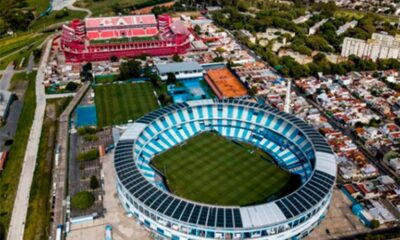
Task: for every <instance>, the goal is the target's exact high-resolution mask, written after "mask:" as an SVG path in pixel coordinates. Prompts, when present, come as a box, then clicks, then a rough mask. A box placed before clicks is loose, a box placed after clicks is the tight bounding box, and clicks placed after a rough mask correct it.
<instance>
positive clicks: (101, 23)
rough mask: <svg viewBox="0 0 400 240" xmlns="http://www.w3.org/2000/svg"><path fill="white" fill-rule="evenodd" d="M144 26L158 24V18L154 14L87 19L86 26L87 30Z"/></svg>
mask: <svg viewBox="0 0 400 240" xmlns="http://www.w3.org/2000/svg"><path fill="white" fill-rule="evenodd" d="M142 24H157V20H156V17H155V16H154V15H153V14H147V15H130V16H115V17H96V18H86V19H85V25H86V27H87V28H101V27H116V26H133V25H142Z"/></svg>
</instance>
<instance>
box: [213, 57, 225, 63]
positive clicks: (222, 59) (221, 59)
mask: <svg viewBox="0 0 400 240" xmlns="http://www.w3.org/2000/svg"><path fill="white" fill-rule="evenodd" d="M223 61H224V57H221V56H218V57H215V58H214V59H213V62H223Z"/></svg>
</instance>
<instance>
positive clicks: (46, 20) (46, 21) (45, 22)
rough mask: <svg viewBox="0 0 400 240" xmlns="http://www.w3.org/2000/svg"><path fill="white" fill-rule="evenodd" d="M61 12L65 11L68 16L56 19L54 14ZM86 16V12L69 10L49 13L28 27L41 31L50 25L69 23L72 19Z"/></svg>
mask: <svg viewBox="0 0 400 240" xmlns="http://www.w3.org/2000/svg"><path fill="white" fill-rule="evenodd" d="M61 11H65V12H67V13H68V14H67V15H65V16H64V17H61V18H56V14H57V13H58V12H61ZM86 15H87V13H86V12H82V11H72V10H69V9H65V10H60V11H51V13H50V14H49V15H48V16H44V17H41V18H38V19H37V20H35V21H33V22H32V24H31V26H30V29H32V30H33V31H42V30H46V29H48V28H49V27H50V26H52V25H56V24H58V23H61V22H66V21H70V20H72V19H74V18H79V19H83V18H84V17H85V16H86Z"/></svg>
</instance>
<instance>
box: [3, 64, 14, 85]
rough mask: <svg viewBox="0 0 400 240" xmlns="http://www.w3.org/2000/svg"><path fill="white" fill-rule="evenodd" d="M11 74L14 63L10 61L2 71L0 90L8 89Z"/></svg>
mask: <svg viewBox="0 0 400 240" xmlns="http://www.w3.org/2000/svg"><path fill="white" fill-rule="evenodd" d="M13 75H14V65H13V64H12V63H10V64H8V66H7V68H6V70H4V72H3V77H2V78H1V81H0V90H8V88H9V87H10V82H11V79H12V77H13Z"/></svg>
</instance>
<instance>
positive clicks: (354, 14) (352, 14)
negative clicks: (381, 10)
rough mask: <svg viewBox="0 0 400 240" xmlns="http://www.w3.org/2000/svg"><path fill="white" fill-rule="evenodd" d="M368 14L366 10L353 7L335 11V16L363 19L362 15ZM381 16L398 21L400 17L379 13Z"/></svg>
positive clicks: (387, 19) (390, 20) (391, 20)
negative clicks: (357, 9)
mask: <svg viewBox="0 0 400 240" xmlns="http://www.w3.org/2000/svg"><path fill="white" fill-rule="evenodd" d="M365 14H366V12H363V11H356V10H353V9H343V8H342V9H338V10H337V11H336V12H335V17H348V18H355V19H361V18H362V17H364V15H365ZM378 15H379V16H381V17H382V18H383V19H384V20H385V21H388V22H397V21H398V20H399V19H398V18H397V17H395V16H387V15H383V14H378Z"/></svg>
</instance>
